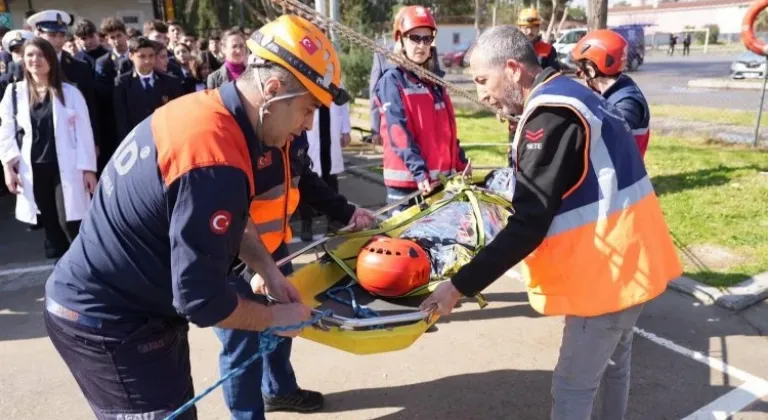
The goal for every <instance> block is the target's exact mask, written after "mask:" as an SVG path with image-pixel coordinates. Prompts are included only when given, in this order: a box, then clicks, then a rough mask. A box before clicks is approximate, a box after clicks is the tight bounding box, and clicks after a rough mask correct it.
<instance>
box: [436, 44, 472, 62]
mask: <svg viewBox="0 0 768 420" xmlns="http://www.w3.org/2000/svg"><path fill="white" fill-rule="evenodd" d="M468 50H469V46H466V45H462V46H459V47H457V48H455V49H454V50H453V51H449V52H447V53H445V54H443V58H442V63H443V67H445V68H452V67H453V68H461V67H467V65H468V63H467V62H466V60H465V56H466V55H467V51H468Z"/></svg>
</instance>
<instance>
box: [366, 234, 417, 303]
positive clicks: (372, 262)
mask: <svg viewBox="0 0 768 420" xmlns="http://www.w3.org/2000/svg"><path fill="white" fill-rule="evenodd" d="M430 272H431V266H430V263H429V256H427V253H426V252H424V250H423V249H422V248H421V247H420V246H419V245H417V244H416V242H413V241H409V240H407V239H399V238H387V237H384V236H376V237H374V238H373V239H371V241H369V242H368V243H367V244H365V245H363V248H362V249H361V250H360V254H359V255H358V256H357V280H358V282H359V283H360V286H361V287H362V288H363V289H365V290H367V291H368V292H370V293H372V294H374V295H377V296H383V297H398V296H403V295H405V294H407V293H408V292H410V291H412V290H414V289H416V288H419V287H421V286H424V285H426V284H427V283H429V275H430Z"/></svg>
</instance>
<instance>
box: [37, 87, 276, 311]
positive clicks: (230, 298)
mask: <svg viewBox="0 0 768 420" xmlns="http://www.w3.org/2000/svg"><path fill="white" fill-rule="evenodd" d="M260 149H261V145H260V143H259V142H258V141H257V139H256V135H255V133H254V131H253V129H252V127H251V125H250V122H249V120H248V117H247V116H246V113H245V110H244V109H243V106H242V103H241V102H240V99H239V97H238V94H237V92H236V91H235V87H234V84H232V83H229V84H226V85H224V86H222V87H221V88H220V89H219V90H213V91H204V92H199V93H194V94H190V95H186V96H184V97H182V98H179V99H177V100H175V101H173V102H171V103H169V104H168V105H166V106H163V107H161V108H159V109H158V110H157V111H155V112H154V114H152V115H151V116H150V117H149V118H147V119H145V120H144V121H143V122H141V123H139V125H138V126H137V127H136V128H135V129H134V130H132V131H131V132H130V133H129V134H128V136H127V137H126V138H125V140H124V141H123V142H122V143H121V145H120V146H119V147H118V149H117V151H116V152H115V154H114V155H113V157H112V159H111V160H110V161H109V163H108V164H107V166H106V168H105V170H104V173H103V175H102V178H101V180H100V182H99V185H98V188H97V190H96V193H95V195H94V197H93V201H92V203H91V208H90V210H89V211H88V214H87V216H86V217H85V219H84V220H83V222H82V226H81V228H80V233H79V235H78V236H77V238H76V240H75V241H74V242H73V244H72V246H71V248H70V250H69V251H68V252H67V253H66V254H65V255H64V256H63V257H62V258H61V260H60V261H59V262H58V264H57V265H56V267H55V268H54V270H53V273H52V274H51V276H50V277H49V279H48V281H47V283H46V297H47V298H48V299H52V300H54V301H55V302H56V303H58V304H59V305H61V306H63V307H65V308H67V309H69V310H71V311H74V312H77V313H80V314H83V315H86V316H90V317H95V318H99V319H102V320H104V321H113V322H118V321H119V322H139V321H140V320H147V319H152V318H161V319H176V320H180V321H183V320H187V321H190V322H193V323H195V324H197V325H199V326H210V325H215V324H217V323H218V322H220V321H222V320H223V319H225V318H226V317H228V316H229V315H230V314H231V313H232V311H233V310H234V309H235V307H236V305H237V296H236V292H235V290H234V286H233V285H232V284H230V283H231V282H230V281H228V279H227V276H228V273H229V270H230V267H231V266H232V265H233V263H234V262H235V260H236V257H237V255H238V252H239V248H240V241H241V239H242V235H243V232H244V229H245V225H246V222H247V219H248V208H249V204H250V202H251V199H252V198H253V197H254V196H255V194H257V193H258V192H259V190H260V189H261V188H264V187H265V186H261V187H260V186H258V185H256V184H255V183H254V175H253V171H254V170H255V169H256V167H257V159H258V157H259V156H260V155H261V150H260ZM281 175H282V174H281ZM280 181H282V177H281V178H280ZM278 182H279V181H278Z"/></svg>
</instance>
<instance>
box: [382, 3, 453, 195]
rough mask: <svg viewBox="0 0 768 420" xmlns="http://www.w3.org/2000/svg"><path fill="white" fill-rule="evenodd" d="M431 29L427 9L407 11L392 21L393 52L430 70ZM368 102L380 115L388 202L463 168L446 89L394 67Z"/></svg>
mask: <svg viewBox="0 0 768 420" xmlns="http://www.w3.org/2000/svg"><path fill="white" fill-rule="evenodd" d="M436 31H437V24H436V23H435V19H434V18H433V17H432V15H431V14H430V12H429V10H427V8H425V7H423V6H408V7H406V8H405V10H404V11H402V12H401V13H399V14H398V20H397V22H395V34H394V35H395V40H397V42H398V43H397V44H396V49H398V50H399V52H398V53H399V54H402V56H403V57H405V58H406V59H407V60H409V61H411V62H413V63H414V64H416V65H418V66H421V67H422V68H424V69H427V70H429V69H430V68H431V67H430V66H431V63H430V58H431V45H432V42H433V41H434V40H435V34H436ZM372 99H373V100H374V101H375V102H376V106H377V107H378V109H379V114H380V116H381V121H380V125H379V133H380V135H381V138H382V145H383V147H384V159H383V160H384V184H385V185H386V187H387V201H388V202H390V203H391V202H394V201H397V200H400V199H402V198H403V197H405V196H406V195H408V194H410V193H412V192H414V191H417V190H421V191H423V192H425V193H427V192H429V191H431V189H432V188H431V184H432V182H434V181H436V180H437V179H438V177H439V176H440V175H450V174H452V173H454V172H456V171H463V170H464V169H465V168H466V166H467V160H466V158H465V157H464V152H463V151H462V149H461V147H460V146H459V141H458V138H457V132H456V115H455V113H454V110H453V105H452V102H451V98H450V96H449V95H448V92H447V91H446V90H445V88H443V87H442V86H439V85H436V84H433V83H432V82H429V81H426V80H423V79H421V78H420V77H419V76H418V75H416V74H415V73H414V72H412V71H409V70H407V69H405V68H404V67H400V66H398V67H394V68H389V69H387V70H386V71H385V72H384V74H383V75H382V76H381V79H380V80H379V81H378V83H377V84H376V87H375V89H374V96H373V97H372ZM407 205H408V204H403V205H402V206H401V207H400V209H403V208H405V207H407Z"/></svg>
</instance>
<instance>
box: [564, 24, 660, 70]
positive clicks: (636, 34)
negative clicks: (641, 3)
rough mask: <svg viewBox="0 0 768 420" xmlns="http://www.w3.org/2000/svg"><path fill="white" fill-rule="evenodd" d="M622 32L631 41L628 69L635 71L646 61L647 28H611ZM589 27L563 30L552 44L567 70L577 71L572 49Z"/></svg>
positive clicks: (639, 26)
mask: <svg viewBox="0 0 768 420" xmlns="http://www.w3.org/2000/svg"><path fill="white" fill-rule="evenodd" d="M609 29H611V30H614V31H616V32H618V33H620V34H621V36H623V37H624V38H625V39H626V40H627V43H629V49H628V51H627V70H628V71H634V70H637V68H638V67H640V66H641V65H642V64H643V62H644V61H645V30H644V27H643V25H621V26H614V27H611V28H609ZM586 34H587V28H575V29H569V30H566V31H563V34H562V35H561V36H560V38H558V40H557V41H555V43H554V44H553V45H552V46H553V47H554V48H555V51H557V58H558V60H559V61H560V65H561V66H562V68H563V70H565V71H576V65H575V64H574V63H573V61H572V60H571V50H573V47H574V46H575V45H576V43H577V42H579V40H581V38H583V37H584V35H586Z"/></svg>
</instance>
